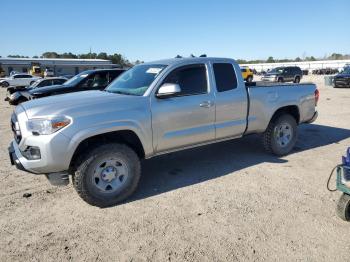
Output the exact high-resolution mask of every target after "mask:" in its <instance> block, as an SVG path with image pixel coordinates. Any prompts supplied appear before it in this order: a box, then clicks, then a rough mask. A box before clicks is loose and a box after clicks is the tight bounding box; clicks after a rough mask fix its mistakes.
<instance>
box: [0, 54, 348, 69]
mask: <svg viewBox="0 0 350 262" xmlns="http://www.w3.org/2000/svg"><path fill="white" fill-rule="evenodd" d="M0 57H1V56H0ZM7 57H11V58H29V56H23V55H8V56H7ZM33 58H72V59H78V58H80V59H105V60H110V61H112V63H113V64H118V65H121V66H123V67H130V66H133V65H135V64H140V63H143V61H140V60H136V61H134V62H131V61H129V60H128V59H127V58H125V57H124V56H123V55H121V54H118V53H115V54H112V55H110V54H107V53H105V52H101V53H98V54H97V53H87V54H78V55H76V54H73V53H71V52H68V53H62V54H59V53H57V52H45V53H43V54H42V55H41V56H33ZM343 59H350V54H346V55H343V54H338V53H333V54H331V55H330V56H326V55H325V56H324V57H323V58H315V57H314V56H306V57H303V58H300V57H297V58H295V59H275V58H274V57H272V56H269V57H268V58H267V59H266V60H263V59H257V60H245V59H237V62H238V63H239V64H260V63H277V62H280V63H285V62H302V61H317V60H343Z"/></svg>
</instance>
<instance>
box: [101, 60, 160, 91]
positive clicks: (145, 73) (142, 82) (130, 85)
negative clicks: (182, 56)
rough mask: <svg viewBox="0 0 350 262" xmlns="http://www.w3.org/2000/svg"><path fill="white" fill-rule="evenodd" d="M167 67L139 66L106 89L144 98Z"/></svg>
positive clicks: (122, 75)
mask: <svg viewBox="0 0 350 262" xmlns="http://www.w3.org/2000/svg"><path fill="white" fill-rule="evenodd" d="M165 67H166V65H156V64H155V65H137V66H134V67H133V68H131V69H129V70H128V71H126V72H124V73H123V74H121V75H120V76H119V77H118V78H117V79H115V80H114V81H113V82H112V83H111V84H110V85H109V86H108V87H107V89H106V91H107V92H111V93H117V94H124V95H136V96H142V95H143V94H144V93H145V92H146V90H147V89H148V87H149V86H150V85H151V84H152V82H153V81H154V79H155V78H156V77H157V75H158V74H159V73H160V72H162V71H163V69H164V68H165Z"/></svg>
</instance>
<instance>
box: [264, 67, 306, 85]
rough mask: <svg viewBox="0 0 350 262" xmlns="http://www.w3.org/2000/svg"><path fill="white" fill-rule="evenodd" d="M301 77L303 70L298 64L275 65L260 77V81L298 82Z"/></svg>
mask: <svg viewBox="0 0 350 262" xmlns="http://www.w3.org/2000/svg"><path fill="white" fill-rule="evenodd" d="M302 77H303V72H302V71H301V69H300V67H298V66H286V67H276V68H274V69H272V70H270V71H268V72H267V73H266V74H265V75H264V76H263V77H262V78H261V80H262V81H273V82H294V83H299V82H300V80H301V78H302Z"/></svg>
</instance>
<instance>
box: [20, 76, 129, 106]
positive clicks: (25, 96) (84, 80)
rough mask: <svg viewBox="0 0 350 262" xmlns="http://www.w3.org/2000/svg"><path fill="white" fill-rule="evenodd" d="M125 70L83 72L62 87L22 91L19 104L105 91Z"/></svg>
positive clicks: (55, 86)
mask: <svg viewBox="0 0 350 262" xmlns="http://www.w3.org/2000/svg"><path fill="white" fill-rule="evenodd" d="M125 71H126V70H125V69H95V70H87V71H84V72H81V73H80V74H78V75H76V76H74V77H72V78H71V79H69V80H67V81H66V82H65V83H64V84H62V85H53V86H47V87H41V88H33V89H30V90H28V91H20V92H19V93H20V95H21V99H20V101H19V102H18V103H20V102H23V101H27V100H31V99H36V98H41V97H46V96H53V95H59V94H66V93H72V92H79V91H88V90H104V89H105V88H106V87H107V85H109V84H110V83H111V82H112V81H113V80H114V79H115V78H116V77H118V76H119V75H120V74H122V73H123V72H125Z"/></svg>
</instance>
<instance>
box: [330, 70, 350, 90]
mask: <svg viewBox="0 0 350 262" xmlns="http://www.w3.org/2000/svg"><path fill="white" fill-rule="evenodd" d="M333 87H335V88H337V87H350V67H345V68H344V71H343V72H341V73H340V74H337V75H336V76H334V78H333Z"/></svg>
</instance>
